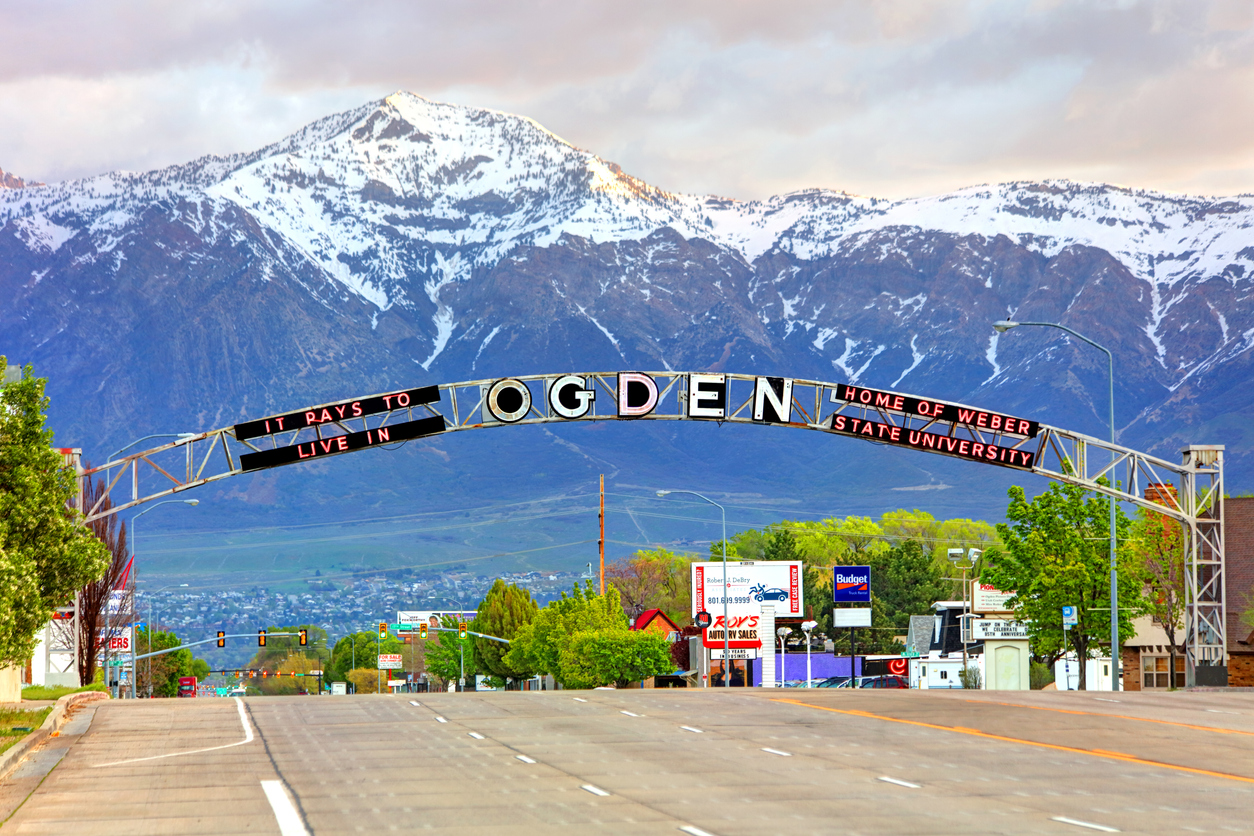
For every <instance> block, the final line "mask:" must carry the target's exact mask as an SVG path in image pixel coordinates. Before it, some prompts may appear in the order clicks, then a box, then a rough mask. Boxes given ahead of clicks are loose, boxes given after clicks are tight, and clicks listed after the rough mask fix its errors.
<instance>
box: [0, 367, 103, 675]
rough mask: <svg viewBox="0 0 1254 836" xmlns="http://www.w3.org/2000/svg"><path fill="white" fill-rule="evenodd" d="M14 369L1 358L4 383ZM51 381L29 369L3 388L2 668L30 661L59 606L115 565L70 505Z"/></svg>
mask: <svg viewBox="0 0 1254 836" xmlns="http://www.w3.org/2000/svg"><path fill="white" fill-rule="evenodd" d="M6 367H7V362H6V360H5V358H3V357H0V380H2V379H3V377H4V372H5V369H6ZM45 382H46V381H44V380H43V379H41V378H36V377H35V376H34V373H33V371H32V369H31V367H30V366H26V367H25V368H24V369H23V370H22V379H21V380H20V381H18V382H14V383H7V384H0V666H5V665H18V664H23V663H25V661H26V660H27V659H29V658H30V657H31V654H32V653H34V650H35V633H36V632H37V631H38V630H39V629H40V628H42V627H43V626H44V624H46V623H47V622H48V620H49V619H50V618H52V611H53V609H55V608H56V607H59V606H64V605H66V604H69V603H71V602H72V601H73V600H74V593H75V592H76V591H77V590H79V589H81V588H82V587H83V586H85V585H87V584H89V583H91V582H92V581H94V580H96V579H97V578H98V577H100V575H101V574H102V573H103V572H104V571H105V568H106V567H107V566H108V565H109V550H108V548H107V547H106V546H105V544H104V543H102V542H100V540H98V539H97V538H96V537H94V536H93V535H92V533H91V532H90V531H88V529H87V528H85V527H84V526H82V525H80V524H79V520H80V519H81V516H80V515H79V514H78V513H77V512H76V511H74V510H72V509H71V508H70V507H69V503H70V501H71V500H72V499H73V498H74V494H75V492H76V486H75V478H74V473H73V471H72V470H71V469H70V468H68V467H66V466H65V464H64V462H63V460H62V458H61V454H60V453H58V452H57V451H56V450H54V449H53V447H52V430H49V429H47V428H45V426H44V420H45V419H44V413H45V412H46V410H47V409H48V398H47V396H46V395H45V394H44V384H45Z"/></svg>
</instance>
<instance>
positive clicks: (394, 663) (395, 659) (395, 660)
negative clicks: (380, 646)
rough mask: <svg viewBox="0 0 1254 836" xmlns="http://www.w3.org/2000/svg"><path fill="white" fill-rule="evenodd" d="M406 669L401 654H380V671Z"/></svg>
mask: <svg viewBox="0 0 1254 836" xmlns="http://www.w3.org/2000/svg"><path fill="white" fill-rule="evenodd" d="M402 667H404V663H403V662H402V661H401V654H399V653H380V654H379V670H381V671H387V670H399V669H400V668H402Z"/></svg>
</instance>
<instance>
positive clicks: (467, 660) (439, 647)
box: [426, 615, 517, 685]
mask: <svg viewBox="0 0 1254 836" xmlns="http://www.w3.org/2000/svg"><path fill="white" fill-rule="evenodd" d="M440 626H441V627H448V628H449V630H438V631H436V633H435V638H434V639H431V640H429V641H428V642H427V657H426V659H427V661H426V665H427V673H428V674H431V675H432V676H437V677H439V678H440V681H441V682H442V683H443V684H445V685H448V683H450V682H456V681H457V680H458V679H460V678H461V675H462V671H463V670H465V672H466V681H467V682H471V681H473V680H474V678H475V674H477V673H479V668H480V664H479V659H478V657H477V656H476V655H475V650H476V643H475V639H474V638H473V637H471V636H467V637H466V638H464V639H460V638H458V637H457V633H456V632H452V631H455V630H456V629H457V619H455V618H453V617H452V616H448V615H446V616H444V617H443V618H442V619H441V623H440ZM470 629H471V630H474V631H475V632H484V631H482V630H480V629H479V627H478V619H476V620H474V621H471V622H470ZM515 635H517V634H515ZM502 638H504V636H502ZM463 654H464V656H463ZM463 664H464V667H463Z"/></svg>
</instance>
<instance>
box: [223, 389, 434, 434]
mask: <svg viewBox="0 0 1254 836" xmlns="http://www.w3.org/2000/svg"><path fill="white" fill-rule="evenodd" d="M439 400H440V387H439V386H421V387H419V388H417V389H406V390H404V391H402V392H390V393H388V394H386V395H374V396H373V397H369V398H361V399H359V400H355V401H344V402H342V403H333V404H328V405H327V406H320V407H315V408H313V409H304V410H301V411H300V412H289V413H287V414H286V415H271V416H270V417H269V418H259V419H257V420H256V421H245V422H244V423H242V424H236V425H235V437H236V438H237V439H238V440H240V441H245V440H247V439H250V438H257V437H259V436H263V435H273V434H274V433H281V432H289V431H291V430H303V429H304V428H305V427H316V426H318V425H319V424H330V423H332V422H334V421H347V420H349V419H351V418H361V417H362V416H364V415H378V414H379V413H380V412H391V411H392V410H394V409H405V408H407V407H411V406H420V405H422V404H428V403H437V402H439Z"/></svg>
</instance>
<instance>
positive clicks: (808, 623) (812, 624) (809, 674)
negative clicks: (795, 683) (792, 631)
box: [801, 621, 819, 688]
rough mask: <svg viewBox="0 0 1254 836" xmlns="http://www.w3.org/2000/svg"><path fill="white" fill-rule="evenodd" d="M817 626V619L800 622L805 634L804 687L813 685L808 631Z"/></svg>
mask: <svg viewBox="0 0 1254 836" xmlns="http://www.w3.org/2000/svg"><path fill="white" fill-rule="evenodd" d="M817 626H819V623H818V622H817V621H803V622H801V629H802V630H803V631H804V632H805V634H806V687H807V688H813V687H814V681H813V680H814V674H813V673H812V672H811V670H810V638H811V637H810V631H811V630H813V629H814V628H815V627H817Z"/></svg>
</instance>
